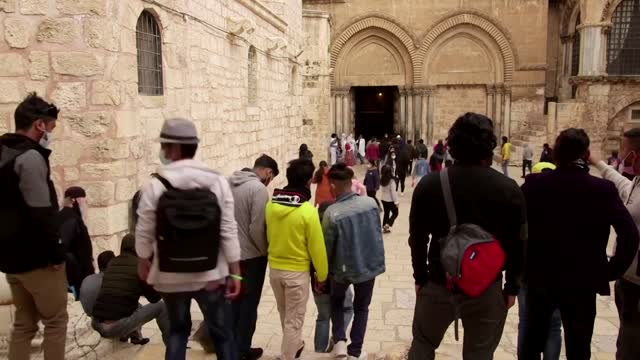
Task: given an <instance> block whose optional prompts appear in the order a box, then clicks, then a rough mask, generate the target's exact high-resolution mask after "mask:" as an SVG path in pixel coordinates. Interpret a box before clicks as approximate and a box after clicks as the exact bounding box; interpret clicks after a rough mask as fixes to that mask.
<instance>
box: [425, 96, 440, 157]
mask: <svg viewBox="0 0 640 360" xmlns="http://www.w3.org/2000/svg"><path fill="white" fill-rule="evenodd" d="M436 90H437V88H436V87H435V86H431V87H429V88H427V92H428V98H429V105H427V139H425V141H427V143H428V144H429V145H433V137H434V132H435V131H434V127H435V124H434V119H433V114H434V112H435V105H436Z"/></svg>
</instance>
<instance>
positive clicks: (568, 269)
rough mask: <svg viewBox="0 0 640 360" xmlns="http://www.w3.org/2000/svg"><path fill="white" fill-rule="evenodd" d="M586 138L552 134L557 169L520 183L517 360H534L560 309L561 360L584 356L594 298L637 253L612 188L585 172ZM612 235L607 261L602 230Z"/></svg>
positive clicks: (633, 231)
mask: <svg viewBox="0 0 640 360" xmlns="http://www.w3.org/2000/svg"><path fill="white" fill-rule="evenodd" d="M589 156H590V153H589V137H588V136H587V134H586V133H585V132H584V130H582V129H568V130H565V131H563V132H561V133H560V135H559V136H558V138H557V140H556V144H555V147H554V149H553V157H554V160H555V163H556V165H557V166H558V168H557V169H556V170H555V171H550V172H545V173H541V174H533V175H529V176H528V177H527V179H526V182H525V183H524V185H523V186H522V192H523V193H524V196H525V199H526V202H527V214H528V217H529V241H528V243H527V262H526V269H525V276H524V282H525V284H526V285H527V293H526V298H525V302H526V303H527V308H526V315H527V319H528V320H527V324H526V326H525V336H524V339H523V344H522V356H521V359H537V360H539V359H540V353H541V352H542V351H543V350H544V347H545V343H546V339H547V333H548V330H549V322H550V320H551V314H552V313H553V312H554V311H555V310H556V309H560V314H561V316H562V324H563V327H564V334H565V344H566V350H567V359H569V360H572V359H589V357H590V356H591V337H592V335H593V326H594V322H595V317H596V294H600V295H609V293H610V290H609V282H610V281H613V280H616V279H619V278H621V277H622V275H623V274H624V273H625V271H626V270H627V269H628V268H629V265H631V262H632V261H633V258H634V257H635V256H636V255H637V253H638V242H639V240H640V238H639V236H640V235H639V234H638V228H637V227H636V224H635V223H634V221H633V219H632V218H631V215H629V211H627V209H626V207H625V206H624V204H623V202H622V200H621V199H620V197H619V196H618V191H617V190H616V187H615V185H614V184H613V183H611V182H609V181H607V180H604V179H600V178H597V177H595V176H591V175H590V174H589V167H588V165H587V164H588V159H589ZM612 226H613V228H614V230H615V232H616V234H617V235H618V239H617V246H616V252H615V255H614V256H613V257H611V259H609V260H607V243H608V241H609V231H610V229H611V227H612Z"/></svg>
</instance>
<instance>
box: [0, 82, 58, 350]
mask: <svg viewBox="0 0 640 360" xmlns="http://www.w3.org/2000/svg"><path fill="white" fill-rule="evenodd" d="M58 111H59V110H58V108H57V107H56V106H55V105H53V104H50V103H48V102H46V101H45V100H43V99H42V98H41V97H39V96H38V95H37V94H36V93H31V94H29V95H28V96H27V97H26V98H25V99H24V100H23V101H22V102H21V103H20V104H19V105H18V107H17V108H16V110H15V113H14V120H15V129H16V132H15V133H11V134H4V135H2V136H1V137H0V184H1V186H0V199H2V201H0V243H2V246H3V249H2V251H0V271H2V272H4V273H5V274H7V282H8V283H9V287H10V289H11V298H12V302H13V305H14V306H15V313H14V316H13V327H12V330H11V337H10V339H9V354H8V357H9V360H24V359H29V357H30V354H31V340H33V338H34V337H35V335H36V333H37V332H38V322H39V321H42V324H43V325H44V341H43V343H42V347H43V348H44V357H45V358H46V359H47V360H63V359H64V355H65V342H66V339H67V321H68V315H67V277H66V274H65V266H64V260H65V252H64V246H63V245H62V243H61V242H60V237H59V233H58V221H57V213H58V199H57V196H56V191H55V188H54V186H53V182H52V181H51V176H50V174H51V168H50V166H49V156H50V155H51V150H49V149H48V146H49V143H50V142H51V140H52V138H53V136H52V132H53V130H54V129H55V128H56V120H57V118H58Z"/></svg>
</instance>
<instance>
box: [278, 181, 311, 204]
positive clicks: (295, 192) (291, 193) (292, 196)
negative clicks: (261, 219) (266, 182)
mask: <svg viewBox="0 0 640 360" xmlns="http://www.w3.org/2000/svg"><path fill="white" fill-rule="evenodd" d="M309 199H311V190H309V189H308V188H306V187H295V186H288V185H287V186H285V187H284V188H283V189H275V190H274V191H273V197H272V198H271V201H272V202H274V203H276V204H282V205H286V206H296V207H297V206H301V205H302V204H303V203H305V202H307V201H309Z"/></svg>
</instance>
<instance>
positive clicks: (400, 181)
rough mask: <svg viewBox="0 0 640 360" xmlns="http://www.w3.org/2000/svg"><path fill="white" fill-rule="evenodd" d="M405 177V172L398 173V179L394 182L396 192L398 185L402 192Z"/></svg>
mask: <svg viewBox="0 0 640 360" xmlns="http://www.w3.org/2000/svg"><path fill="white" fill-rule="evenodd" d="M406 178H407V174H403V173H398V181H397V182H396V192H397V191H398V187H400V191H401V192H404V180H405V179H406Z"/></svg>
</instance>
